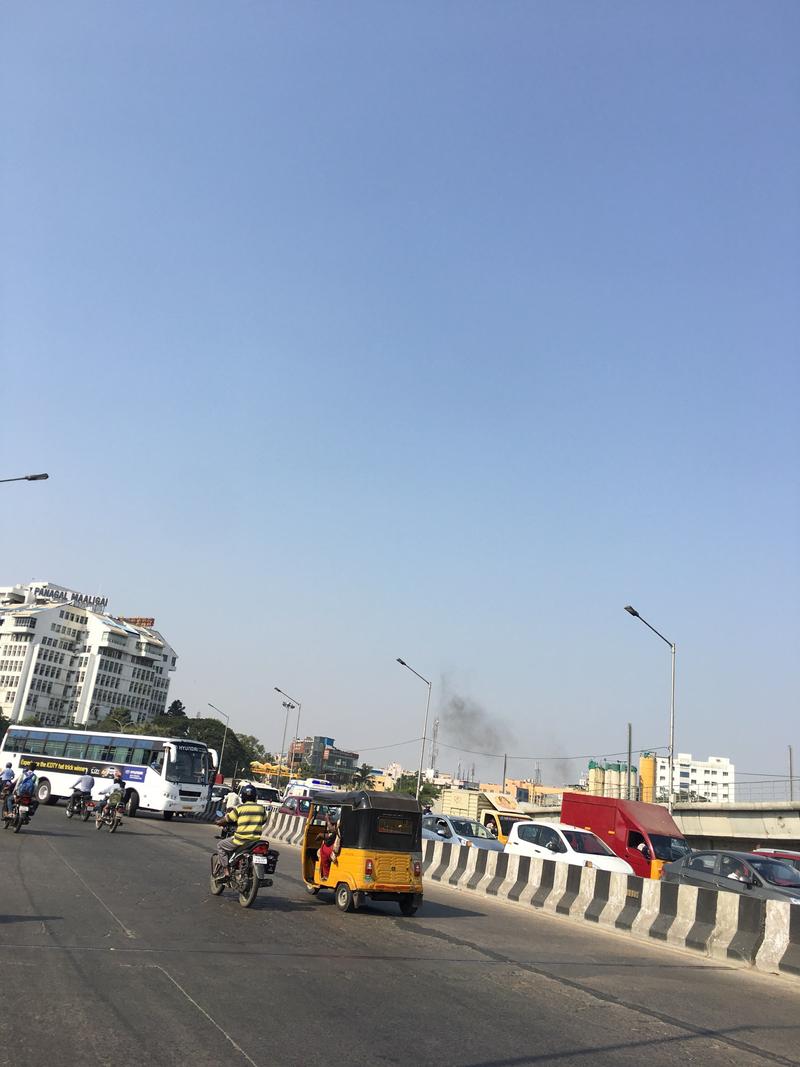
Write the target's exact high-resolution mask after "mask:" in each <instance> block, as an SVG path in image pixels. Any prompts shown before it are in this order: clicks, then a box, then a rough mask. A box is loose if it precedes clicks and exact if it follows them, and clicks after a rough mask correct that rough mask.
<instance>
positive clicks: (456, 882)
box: [265, 811, 800, 977]
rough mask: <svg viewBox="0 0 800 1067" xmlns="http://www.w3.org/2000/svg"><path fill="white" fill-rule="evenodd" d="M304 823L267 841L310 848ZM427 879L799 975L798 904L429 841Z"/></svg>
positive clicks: (277, 830)
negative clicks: (303, 844) (302, 843)
mask: <svg viewBox="0 0 800 1067" xmlns="http://www.w3.org/2000/svg"><path fill="white" fill-rule="evenodd" d="M304 829H305V820H304V819H302V818H299V817H298V816H296V815H279V814H278V813H277V811H271V812H270V813H269V819H268V822H267V828H266V831H265V834H266V836H268V837H269V838H270V839H273V838H274V839H275V840H276V841H285V842H286V843H287V844H289V845H298V844H300V843H301V842H302V839H303V831H304ZM422 869H423V873H424V876H425V879H426V880H427V881H429V882H434V883H436V882H438V883H439V884H441V885H443V886H448V887H451V888H454V889H458V890H461V891H464V892H468V893H474V894H475V895H477V896H485V897H491V898H494V899H497V900H505V901H507V902H508V903H510V904H513V905H515V906H517V907H520V908H527V909H528V910H529V911H530V910H539V911H545V912H548V913H549V914H551V915H557V916H560V917H563V918H566V919H571V920H573V921H577V922H591V923H594V924H596V925H598V926H604V927H607V928H609V929H612V930H616V931H618V932H620V933H625V934H628V935H629V936H631V937H636V938H639V939H641V940H647V941H649V942H650V943H651V944H652V943H657V942H659V941H660V942H663V943H665V944H668V945H671V946H672V947H674V948H682V949H686V950H687V951H691V952H695V953H699V954H701V955H704V956H711V957H714V958H717V959H724V960H727V961H731V960H735V961H737V962H740V963H744V964H748V965H750V966H752V967H756V968H758V969H759V970H761V971H765V972H768V973H772V974H777V973H780V974H785V975H796V976H797V977H800V906H797V905H795V906H793V905H792V904H789V903H788V902H787V903H785V904H784V903H783V901H777V900H770V901H764V900H756V899H754V898H753V897H747V896H741V895H739V894H738V893H732V892H731V893H726V892H717V891H716V890H712V889H698V888H696V887H695V886H687V885H680V886H679V885H673V884H671V883H668V882H660V881H651V880H650V879H648V878H638V877H636V876H635V875H626V874H613V873H610V872H609V871H601V870H598V869H597V868H593V867H578V866H574V865H572V864H568V863H557V862H556V861H554V860H540V859H531V858H529V857H527V856H511V855H508V854H507V853H504V852H488V851H486V850H485V849H478V848H472V847H469V846H466V845H462V846H455V845H449V844H447V843H446V842H444V841H423V843H422Z"/></svg>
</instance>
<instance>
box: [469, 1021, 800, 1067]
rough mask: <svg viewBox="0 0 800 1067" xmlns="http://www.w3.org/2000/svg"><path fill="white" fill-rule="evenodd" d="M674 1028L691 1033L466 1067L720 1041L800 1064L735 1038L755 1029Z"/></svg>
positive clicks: (517, 1066)
mask: <svg viewBox="0 0 800 1067" xmlns="http://www.w3.org/2000/svg"><path fill="white" fill-rule="evenodd" d="M672 1025H674V1026H678V1027H680V1026H686V1027H687V1031H688V1032H686V1033H683V1034H673V1035H671V1036H669V1037H653V1038H647V1039H646V1040H644V1041H621V1042H619V1043H617V1044H614V1045H592V1046H590V1047H585V1048H569V1049H561V1050H559V1051H558V1052H554V1051H549V1052H542V1053H539V1054H537V1055H535V1056H514V1057H511V1058H508V1059H502V1060H475V1061H473V1062H471V1063H465V1064H464V1065H463V1067H527V1065H528V1064H532V1063H557V1062H558V1061H559V1060H567V1059H572V1058H573V1057H576V1056H591V1057H592V1058H594V1057H596V1056H598V1055H601V1054H602V1053H610V1052H624V1051H627V1050H629V1049H637V1048H639V1049H648V1048H652V1049H656V1048H659V1047H663V1046H665V1045H675V1044H678V1043H680V1042H689V1041H719V1042H721V1043H723V1044H725V1045H730V1046H732V1047H733V1048H736V1049H739V1050H740V1051H742V1052H748V1053H750V1054H752V1055H753V1056H755V1057H757V1058H759V1059H767V1060H772V1061H773V1062H774V1063H782V1064H794V1063H796V1062H798V1061H796V1060H787V1059H786V1058H785V1057H784V1056H780V1055H776V1054H773V1053H770V1052H768V1051H766V1050H764V1049H760V1048H758V1047H757V1046H755V1045H751V1044H749V1043H748V1042H746V1041H739V1040H738V1039H737V1038H735V1037H734V1036H733V1035H734V1034H737V1033H742V1032H745V1033H752V1031H753V1030H754V1029H757V1027H754V1026H735V1027H731V1028H730V1029H724V1030H706V1029H702V1028H700V1027H690V1026H689V1025H688V1024H684V1023H679V1022H675V1023H673V1024H672ZM769 1029H770V1030H776V1029H779V1030H795V1029H797V1027H794V1026H782V1027H774V1026H770V1028H769Z"/></svg>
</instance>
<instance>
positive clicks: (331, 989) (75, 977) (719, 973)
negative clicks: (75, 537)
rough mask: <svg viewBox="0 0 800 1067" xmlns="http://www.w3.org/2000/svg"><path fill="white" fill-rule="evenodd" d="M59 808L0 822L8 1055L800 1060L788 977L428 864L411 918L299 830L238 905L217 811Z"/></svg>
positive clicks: (263, 1061) (320, 1060) (474, 1063)
mask: <svg viewBox="0 0 800 1067" xmlns="http://www.w3.org/2000/svg"><path fill="white" fill-rule="evenodd" d="M243 800H244V803H242V804H240V805H239V807H240V808H244V807H246V806H247V804H248V803H249V802H248V800H247V796H245V797H244V798H243ZM326 803H327V800H326ZM329 807H330V809H334V808H335V805H330V806H329ZM65 810H66V806H65V803H64V802H59V803H58V804H53V805H47V804H40V805H39V807H38V809H37V811H36V813H35V815H34V817H33V819H32V820H31V822H30V824H29V825H28V826H27V827H25V828H24V831H23V833H21V834H19V835H13V834H10V833H9V834H4V835H2V837H0V840H1V841H2V845H3V847H2V857H0V901H1V902H2V903H0V965H2V967H3V973H4V1000H3V1022H4V1045H3V1048H4V1051H6V1052H8V1051H9V1050H11V1049H22V1048H24V1049H25V1050H26V1051H27V1053H28V1054H29V1055H32V1056H34V1057H35V1058H36V1059H42V1058H50V1059H53V1060H55V1062H78V1061H81V1057H82V1058H83V1059H82V1062H89V1063H92V1064H94V1063H97V1064H106V1063H114V1062H119V1060H120V1059H123V1060H126V1061H127V1060H129V1059H130V1056H131V1050H132V1049H135V1050H136V1054H137V1058H138V1059H141V1060H142V1061H143V1062H148V1063H152V1064H156V1065H162V1064H163V1065H165V1067H166V1065H172V1064H175V1063H192V1064H197V1065H198V1067H206V1065H211V1064H218V1063H220V1062H225V1063H232V1064H233V1063H242V1064H249V1065H250V1067H253V1065H256V1067H267V1065H268V1064H272V1063H275V1062H276V1061H277V1062H280V1063H286V1064H290V1065H294V1064H304V1065H309V1067H316V1065H324V1064H328V1063H329V1062H330V1058H331V1056H332V1055H334V1054H335V1055H336V1056H337V1057H339V1058H347V1059H348V1061H349V1062H355V1063H367V1062H369V1063H379V1064H393V1063H394V1064H396V1063H403V1062H407V1059H408V1049H409V1047H411V1046H412V1045H413V1046H414V1049H415V1051H414V1057H413V1058H414V1059H415V1061H416V1062H418V1063H421V1064H425V1065H428V1064H430V1065H433V1064H443V1063H444V1064H452V1065H458V1067H489V1065H492V1067H495V1065H498V1064H503V1065H506V1064H514V1065H515V1067H517V1065H519V1067H522V1065H525V1064H528V1063H530V1064H534V1063H551V1062H552V1063H557V1064H559V1065H560V1064H566V1065H568V1067H573V1065H574V1067H577V1065H581V1064H584V1063H586V1062H587V1061H588V1062H592V1063H598V1064H609V1065H611V1064H631V1065H634V1064H635V1065H637V1067H638V1065H639V1064H640V1063H641V1062H642V1059H643V1058H646V1059H647V1061H648V1062H649V1063H653V1064H656V1065H670V1067H674V1065H678V1064H681V1065H682V1067H683V1065H684V1064H685V1062H686V1060H687V1058H690V1059H693V1060H694V1061H695V1062H698V1063H703V1064H709V1065H711V1067H716V1065H722V1064H725V1065H729V1064H737V1065H742V1067H743V1065H745V1064H747V1065H752V1064H760V1063H764V1064H775V1063H781V1064H793V1063H797V1062H798V1056H797V1049H798V1047H800V1027H799V1026H798V1022H797V1019H798V1015H797V1005H798V993H797V989H796V986H795V985H794V984H790V983H788V982H786V981H782V980H781V979H775V978H772V977H770V978H767V977H765V976H762V975H756V974H751V973H748V972H746V971H743V970H741V969H739V968H736V967H735V966H733V965H726V964H724V963H720V962H718V961H713V962H712V961H705V960H703V959H698V958H694V957H686V956H685V955H681V954H677V953H674V952H671V951H670V950H669V949H667V948H665V947H664V946H650V945H643V944H638V943H629V942H628V941H626V940H625V939H624V938H620V937H618V936H616V935H614V934H613V933H607V932H605V931H603V930H597V929H593V930H590V931H587V930H586V929H584V928H583V927H577V926H574V925H572V924H570V923H565V922H564V921H563V920H559V919H556V918H553V917H550V916H546V915H542V914H537V915H529V914H527V913H520V912H518V911H517V910H514V909H512V908H511V907H509V906H508V905H503V904H500V903H497V902H492V900H491V899H488V898H480V899H477V898H473V897H471V896H470V897H467V896H465V895H464V894H463V893H459V892H457V891H455V890H452V889H448V888H446V887H443V886H441V885H439V884H434V883H430V882H425V887H424V900H425V902H424V906H423V907H422V908H421V909H420V910H419V912H418V913H417V914H416V915H415V916H414V917H413V919H411V918H407V917H406V915H405V913H403V912H402V910H399V909H398V904H397V903H396V902H394V901H392V900H390V899H388V900H383V899H381V898H380V897H379V896H376V895H372V894H366V895H365V897H364V899H363V901H362V902H360V906H359V907H358V909H357V911H355V913H348V912H347V911H346V909H343V908H342V907H341V903H340V902H339V901H338V900H337V899H336V895H335V892H334V891H333V890H329V889H328V888H327V885H330V884H331V882H332V879H331V878H330V875H329V876H328V879H327V884H326V886H323V885H320V891H319V892H318V893H314V894H312V893H311V889H312V888H316V885H315V882H314V881H313V880H308V881H307V878H308V877H309V874H310V875H311V878H312V879H313V878H314V877H317V876H318V875H319V873H320V872H319V859H318V858H316V857H315V858H314V862H313V871H312V870H311V862H310V861H311V857H310V855H309V852H308V849H309V848H311V847H313V844H314V843H313V842H312V843H309V842H308V840H306V842H305V844H306V848H303V847H299V848H298V847H292V846H288V845H282V846H281V848H280V859H279V862H277V865H276V867H275V869H274V870H273V871H272V873H270V874H268V875H267V877H269V878H271V879H272V880H273V885H272V886H271V887H269V889H268V891H266V892H263V893H262V892H261V891H259V893H258V895H257V897H256V899H255V900H254V901H253V902H252V903H251V905H250V906H249V907H248V908H247V909H246V910H243V909H242V908H240V907H239V906H238V903H237V894H238V890H237V888H236V886H235V885H230V887H229V886H228V885H226V886H225V887H224V891H223V893H222V894H221V895H220V896H215V895H214V892H213V890H212V887H211V885H210V881H209V853H211V852H212V851H213V852H214V853H215V854H216V851H217V847H218V846H219V844H220V843H221V841H220V839H218V838H217V837H216V834H217V833H218V832H219V831H218V829H217V828H216V827H215V826H214V825H213V824H210V823H203V822H198V821H193V820H188V819H178V820H173V821H171V822H164V821H163V820H159V819H157V818H154V817H152V816H148V815H146V814H143V813H141V812H140V813H139V814H138V815H137V817H136V818H135V819H133V820H131V819H129V818H127V817H126V821H125V824H124V827H123V829H122V831H121V832H120V833H118V834H117V835H116V837H115V839H114V840H113V843H112V841H111V840H110V839H109V838H108V837H107V836H106V835H105V834H102V833H96V832H95V831H94V830H93V828H92V823H91V822H89V823H88V824H85V823H84V822H83V821H82V819H81V818H80V817H77V818H76V817H73V818H71V819H70V818H67V817H66V816H65ZM243 814H244V815H246V814H247V812H244V813H243ZM329 814H332V813H331V812H329V810H327V809H326V810H325V812H324V813H323V815H322V819H323V821H324V822H325V827H323V826H319V827H318V828H319V829H324V828H325V829H326V828H327V823H328V819H327V816H328V815H329ZM372 816H375V817H377V818H382V817H383V816H384V812H383V811H382V810H373V811H372ZM372 816H370V817H372ZM240 817H241V816H240ZM238 818H239V817H237V819H236V820H235V821H237V822H238ZM392 818H394V816H392ZM329 821H330V824H331V825H332V826H333V827H335V826H336V825H337V822H338V821H339V820H336V819H335V817H333V816H332V817H331V819H330V820H329ZM368 821H369V820H368ZM397 829H398V826H397V824H396V823H394V824H393V825H392V827H391V828H390V833H391V834H392V835H393V836H394V835H395V834H396V832H397ZM400 829H401V830H402V827H400ZM333 832H334V834H335V832H336V831H335V829H334V830H333ZM357 833H360V831H359V830H358V829H357ZM225 840H229V839H225ZM347 840H349V839H348V838H347V837H346V836H345V841H347ZM358 844H359V841H358V840H357V841H356V845H357V846H358ZM271 847H272V846H271V844H270V846H269V848H271ZM344 851H345V846H343V847H342V851H341V852H340V854H339V858H341V857H342V856H343V854H344ZM358 851H359V849H358V848H356V852H358ZM355 854H356V853H355V852H354V853H352V855H353V856H355ZM362 855H364V853H362ZM367 858H368V857H367ZM267 861H268V862H267V865H265V866H268V865H269V849H268V851H267ZM344 862H345V861H344V860H342V863H343V864H344ZM347 864H348V866H352V865H353V863H352V861H351V860H347ZM332 866H333V860H332ZM334 869H335V868H334ZM411 873H412V877H413V871H412V872H411ZM364 874H366V871H364ZM334 888H335V887H334ZM337 904H339V906H338V907H337ZM355 1005H357V1006H358V1008H357V1012H356V1015H354V1014H353V1012H354V1006H355ZM45 1006H46V1010H44V1011H43V1010H41V1009H42V1008H43V1007H45ZM309 1006H313V1010H309ZM34 1011H35V1012H36V1025H35V1027H32V1026H31V1016H32V1012H34ZM356 1016H358V1017H360V1018H361V1021H360V1022H359V1024H358V1025H357V1026H356V1025H355V1023H354V1021H353V1020H354V1019H355V1018H356ZM400 1016H402V1017H403V1018H407V1019H408V1021H409V1022H408V1026H407V1027H406V1026H404V1027H402V1028H401V1027H400V1026H399V1024H398V1021H397V1020H398V1017H400ZM449 1020H458V1023H457V1025H453V1024H451V1022H450V1021H449ZM276 1049H280V1052H279V1053H278V1054H276Z"/></svg>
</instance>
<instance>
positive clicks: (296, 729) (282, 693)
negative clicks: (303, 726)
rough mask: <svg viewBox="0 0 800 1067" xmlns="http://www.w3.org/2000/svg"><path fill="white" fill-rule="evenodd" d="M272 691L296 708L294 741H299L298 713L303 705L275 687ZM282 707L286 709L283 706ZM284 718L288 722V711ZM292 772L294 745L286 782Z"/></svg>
mask: <svg viewBox="0 0 800 1067" xmlns="http://www.w3.org/2000/svg"><path fill="white" fill-rule="evenodd" d="M273 689H274V690H275V692H276V693H280V695H281V696H282V697H286V699H287V700H288V701H290V702H291V703H292V704H293V705H294V706H295V707H296V708H297V722H296V723H295V740H296V741H297V740H299V734H300V711H301V709H302V707H303V705H302V703H301V702H300V701H299V700H298V699H297V698H296V697H290V696H289V694H288V693H284V691H283V690H282V689H278V687H277V685H275V686H273ZM283 706H284V707H286V705H285V704H284V705H283ZM286 718H287V721H288V718H289V711H288V709H287V711H286ZM285 735H286V731H285V730H284V736H285ZM293 770H294V745H293V746H292V762H291V765H290V766H289V769H288V775H289V777H288V778H287V779H286V780H287V782H288V781H289V779H291V777H292V771H293Z"/></svg>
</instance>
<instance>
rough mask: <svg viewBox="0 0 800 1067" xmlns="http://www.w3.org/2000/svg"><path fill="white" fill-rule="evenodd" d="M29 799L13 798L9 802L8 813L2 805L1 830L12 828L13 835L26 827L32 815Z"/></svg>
mask: <svg viewBox="0 0 800 1067" xmlns="http://www.w3.org/2000/svg"><path fill="white" fill-rule="evenodd" d="M31 809H32V804H31V799H30V797H18V796H16V795H15V796H14V798H13V799H12V801H11V810H10V811H8V810H7V808H6V805H5V803H4V804H3V829H4V830H7V829H8V828H9V826H13V827H14V833H15V834H18V833H19V832H20V830H21V829H22V827H23V826H27V825H28V823H29V822H30V821H31V815H32V814H33V811H32V810H31Z"/></svg>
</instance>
